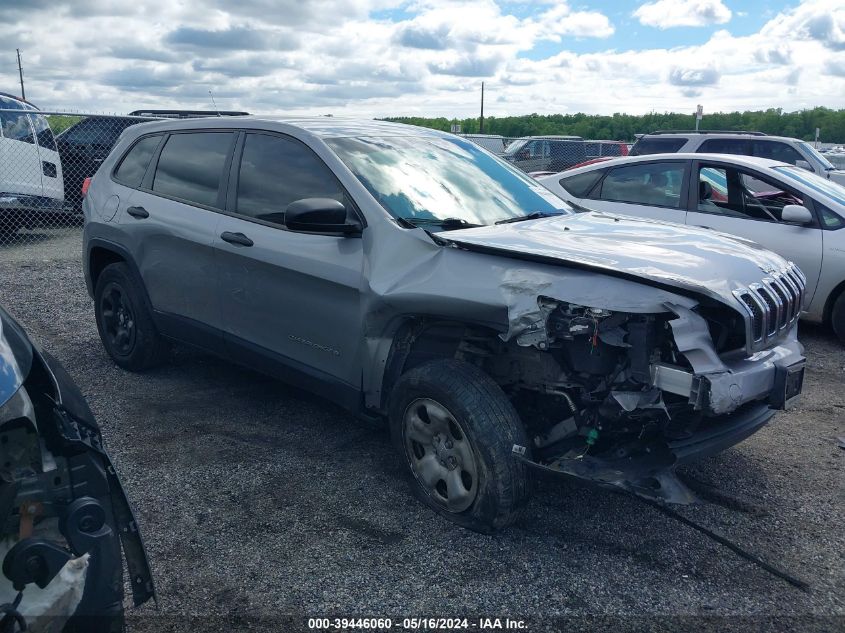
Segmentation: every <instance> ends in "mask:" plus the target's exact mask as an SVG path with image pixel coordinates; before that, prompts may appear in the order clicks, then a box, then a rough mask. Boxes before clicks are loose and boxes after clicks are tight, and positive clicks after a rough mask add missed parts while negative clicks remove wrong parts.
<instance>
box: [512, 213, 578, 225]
mask: <svg viewBox="0 0 845 633" xmlns="http://www.w3.org/2000/svg"><path fill="white" fill-rule="evenodd" d="M555 215H565V214H564V213H562V212H561V213H549V212H547V211H534V212H532V213H529V214H528V215H520V216H517V217H515V218H507V219H504V220H499V221H498V222H496V224H510V223H511V222H522V221H523V220H539V219H540V218H550V217H552V216H555Z"/></svg>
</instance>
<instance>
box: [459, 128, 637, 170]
mask: <svg viewBox="0 0 845 633" xmlns="http://www.w3.org/2000/svg"><path fill="white" fill-rule="evenodd" d="M463 136H464V138H466V139H467V140H470V141H472V142H473V143H475V144H477V145H480V146H481V147H483V148H484V149H486V150H489V151H491V152H493V153H494V154H497V155H499V156H502V157H503V158H505V159H506V160H508V161H510V162H512V163H513V164H514V165H515V166H516V167H519V168H520V169H521V170H522V171H524V172H526V173H529V174H532V175H535V176H539V175H542V174H553V173H557V172H560V171H564V170H566V169H571V168H573V167H576V166H578V165H581V164H582V163H587V162H592V161H596V160H602V159H606V158H615V157H618V156H627V155H628V145H627V144H626V143H624V142H622V141H603V140H585V139H583V138H581V137H578V136H526V137H519V138H516V137H508V136H498V135H495V134H464V135H463Z"/></svg>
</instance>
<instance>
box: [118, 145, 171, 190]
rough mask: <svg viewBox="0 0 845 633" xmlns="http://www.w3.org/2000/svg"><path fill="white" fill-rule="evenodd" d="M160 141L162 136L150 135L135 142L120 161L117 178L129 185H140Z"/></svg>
mask: <svg viewBox="0 0 845 633" xmlns="http://www.w3.org/2000/svg"><path fill="white" fill-rule="evenodd" d="M159 141H161V136H148V137H147V138H142V139H141V140H140V141H138V142H137V143H135V145H133V146H132V149H130V150H129V153H128V154H126V156H124V157H123V160H122V161H121V162H120V166H119V167H118V168H117V171H116V172H115V173H114V176H115V178H117V179H118V180H119V181H120V182H122V183H123V184H125V185H127V186H129V187H140V186H141V181H142V180H143V179H144V174H145V173H146V172H147V165H149V164H150V159H151V158H152V157H153V154H155V151H156V148H157V147H158V144H159Z"/></svg>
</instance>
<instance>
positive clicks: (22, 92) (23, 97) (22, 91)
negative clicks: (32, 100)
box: [15, 48, 26, 101]
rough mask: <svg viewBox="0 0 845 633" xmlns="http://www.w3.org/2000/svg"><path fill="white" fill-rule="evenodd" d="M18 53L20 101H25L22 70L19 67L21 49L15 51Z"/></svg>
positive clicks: (19, 66)
mask: <svg viewBox="0 0 845 633" xmlns="http://www.w3.org/2000/svg"><path fill="white" fill-rule="evenodd" d="M15 50H16V51H17V52H18V75H20V78H21V99H23V100H24V101H26V90H24V89H23V68H22V67H21V49H19V48H16V49H15Z"/></svg>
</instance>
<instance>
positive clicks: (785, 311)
mask: <svg viewBox="0 0 845 633" xmlns="http://www.w3.org/2000/svg"><path fill="white" fill-rule="evenodd" d="M805 287H806V277H804V273H802V272H801V271H800V270H799V269H798V267H797V266H795V264H793V263H792V262H790V263H789V265H788V266H787V267H786V268H784V269H783V270H780V271H772V272H771V273H770V275H769V276H767V277H764V278H763V279H762V280H761V281H760V282H755V283H752V284H749V285H748V287H747V288H740V289H737V290H734V292H733V294H734V296H735V297H736V299H737V301H739V303H740V304H741V305H742V307H743V308H744V309H745V313H746V341H747V342H746V349H747V350H748V351H749V352H755V351H758V350H761V349H764V348H766V347H767V346H768V344H769V343H770V342H771V341H774V340H777V339H779V338H780V337H781V336H782V335H783V334H785V333H786V332H787V331H789V330H790V329H791V328H792V326H794V325H795V323H796V322H797V321H798V318H799V317H800V316H801V306H802V302H803V300H804V289H805Z"/></svg>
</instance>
